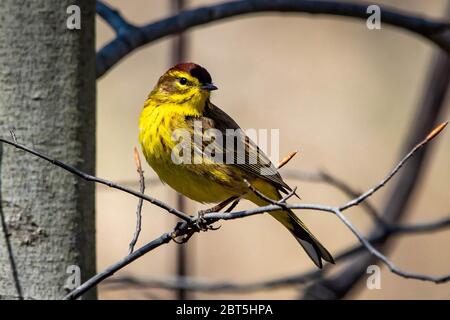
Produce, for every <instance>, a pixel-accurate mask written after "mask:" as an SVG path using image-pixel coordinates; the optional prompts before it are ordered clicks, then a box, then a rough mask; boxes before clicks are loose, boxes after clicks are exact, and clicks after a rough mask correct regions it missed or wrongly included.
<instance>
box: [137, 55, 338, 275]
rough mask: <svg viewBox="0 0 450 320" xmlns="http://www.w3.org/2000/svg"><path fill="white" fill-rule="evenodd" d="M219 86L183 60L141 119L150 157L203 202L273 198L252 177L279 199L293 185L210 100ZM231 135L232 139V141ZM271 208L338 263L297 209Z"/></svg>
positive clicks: (314, 250)
mask: <svg viewBox="0 0 450 320" xmlns="http://www.w3.org/2000/svg"><path fill="white" fill-rule="evenodd" d="M216 89H217V87H216V86H214V85H213V83H212V79H211V76H210V74H209V73H208V71H207V70H206V69H205V68H203V67H201V66H199V65H197V64H194V63H180V64H177V65H176V66H174V67H172V68H171V69H169V70H168V71H167V72H166V73H165V74H164V75H162V76H161V77H160V78H159V81H158V83H157V84H156V86H155V87H154V89H153V90H152V92H151V93H150V94H149V96H148V99H147V100H146V101H145V104H144V108H143V110H142V113H141V116H140V119H139V130H140V131H139V141H140V143H141V146H142V151H143V154H144V156H145V158H146V160H147V162H148V163H149V164H150V166H151V167H152V168H153V170H154V171H155V172H156V173H157V174H158V176H159V178H160V179H161V180H162V181H163V182H165V183H167V184H168V185H170V186H171V187H172V188H173V189H175V190H176V191H177V192H179V193H181V194H183V195H185V196H186V197H189V198H190V199H192V200H195V201H198V202H201V203H219V204H222V205H226V204H228V203H230V202H231V200H234V199H237V198H243V199H247V200H250V201H252V202H253V203H255V204H256V205H258V206H264V205H267V204H268V202H267V201H266V200H264V199H263V198H262V197H261V196H258V195H257V194H255V193H254V192H253V191H252V190H251V189H250V188H249V184H250V185H251V186H252V187H253V189H254V190H255V189H256V190H257V191H259V192H260V193H261V194H263V195H265V196H266V197H268V198H271V199H273V200H280V199H281V198H282V196H281V193H287V192H289V191H291V190H292V189H291V188H290V187H289V186H288V185H287V184H286V183H285V182H284V181H283V179H282V178H281V176H280V174H279V173H278V171H277V169H276V168H275V167H274V166H273V164H272V163H271V162H270V160H269V159H268V157H267V156H266V155H265V154H264V153H263V152H262V151H261V150H260V149H259V148H258V146H257V145H256V144H255V143H253V142H252V141H251V140H250V139H249V138H248V137H247V136H246V135H245V134H244V133H243V132H242V131H240V130H239V129H240V128H239V126H238V124H237V123H236V122H235V121H234V120H233V119H232V118H231V117H230V116H228V115H227V114H226V113H225V112H224V111H222V110H221V109H219V108H218V107H217V106H215V105H214V104H212V103H211V101H210V92H211V91H212V90H216ZM198 135H199V137H198ZM220 135H222V137H221V138H222V140H221V139H219V138H220ZM224 137H225V138H224ZM230 137H231V139H232V143H228V142H227V143H225V142H224V140H227V139H228V138H230ZM227 141H228V140H227ZM239 146H241V147H240V148H239ZM221 160H223V161H221ZM270 214H271V215H272V217H274V218H275V219H276V220H278V221H279V222H281V223H282V224H283V225H284V226H285V227H286V228H287V229H288V230H289V231H290V232H291V233H292V235H293V236H294V237H295V239H296V240H297V241H298V242H299V243H300V244H301V246H302V247H303V248H304V249H305V251H306V253H307V254H308V256H309V257H310V258H311V259H312V261H313V262H314V263H315V264H316V265H317V266H318V267H319V268H321V267H322V259H324V260H326V261H328V262H331V263H334V261H333V257H332V256H331V254H330V253H329V252H328V251H327V249H325V247H324V246H322V245H321V244H320V242H319V241H318V240H317V239H316V238H315V237H314V235H313V234H312V233H311V232H310V231H309V230H308V228H307V227H306V226H305V225H304V224H303V222H302V221H301V220H300V219H299V218H298V217H297V216H296V215H295V214H294V212H292V211H291V210H279V211H272V212H270Z"/></svg>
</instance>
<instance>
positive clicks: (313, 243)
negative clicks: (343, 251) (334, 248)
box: [270, 210, 334, 268]
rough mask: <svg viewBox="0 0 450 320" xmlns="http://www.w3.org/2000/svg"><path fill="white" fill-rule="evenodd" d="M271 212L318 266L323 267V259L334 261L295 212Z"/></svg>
mask: <svg viewBox="0 0 450 320" xmlns="http://www.w3.org/2000/svg"><path fill="white" fill-rule="evenodd" d="M270 214H271V215H272V216H273V217H274V218H275V219H277V220H278V221H279V222H281V224H283V225H284V226H285V227H286V228H287V229H288V230H289V231H290V232H291V233H292V235H293V236H294V237H295V239H296V240H297V241H298V243H300V245H301V246H302V247H303V249H304V250H305V251H306V253H307V254H308V256H309V257H310V258H311V260H312V261H313V262H314V264H315V265H316V266H318V267H319V268H322V259H324V260H325V261H328V262H330V263H334V260H333V257H332V256H331V254H330V253H329V252H328V250H327V249H325V247H324V246H323V245H322V244H321V243H320V242H319V240H317V239H316V237H314V235H313V234H312V233H311V232H310V231H309V230H308V228H307V227H306V226H305V224H304V223H303V222H302V221H301V220H300V219H299V218H298V217H297V216H296V215H295V213H294V212H292V211H291V210H289V211H281V210H280V211H274V212H272V213H270Z"/></svg>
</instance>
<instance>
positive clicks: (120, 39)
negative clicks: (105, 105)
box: [96, 0, 450, 78]
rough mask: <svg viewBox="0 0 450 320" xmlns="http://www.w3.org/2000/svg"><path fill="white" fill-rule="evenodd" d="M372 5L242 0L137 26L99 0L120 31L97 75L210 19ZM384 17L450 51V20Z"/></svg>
mask: <svg viewBox="0 0 450 320" xmlns="http://www.w3.org/2000/svg"><path fill="white" fill-rule="evenodd" d="M369 5H371V4H363V3H351V2H335V1H319V0H317V1H309V0H308V1H306V0H278V1H273V0H257V1H255V0H240V1H230V2H226V3H222V4H217V5H211V6H206V7H201V8H197V9H192V10H185V11H182V12H180V13H179V14H176V15H173V16H171V17H168V18H165V19H162V20H159V21H157V22H154V23H150V24H147V25H144V26H140V27H137V26H134V25H132V24H130V23H128V22H127V21H126V20H125V19H124V18H122V16H121V15H120V13H119V12H118V11H117V10H114V9H112V8H110V7H109V6H107V5H106V4H105V3H103V2H102V1H97V12H98V13H99V15H100V16H101V17H102V18H103V19H104V20H105V21H106V23H108V24H109V25H110V26H111V27H112V28H113V29H114V31H115V32H116V38H115V39H114V40H112V41H111V42H109V43H108V44H106V45H105V46H104V47H103V48H102V49H100V51H99V52H98V53H97V58H96V59H97V78H99V77H101V76H102V75H104V74H105V73H106V72H107V71H108V70H109V69H110V68H111V67H113V66H114V65H115V64H116V63H118V62H119V61H120V60H122V59H123V58H124V57H125V56H126V55H128V54H129V53H130V52H132V51H134V50H135V49H137V48H139V47H141V46H143V45H146V44H148V43H151V42H153V41H155V40H158V39H161V38H163V37H166V36H169V35H173V34H177V33H180V32H182V31H186V30H188V29H190V28H192V27H195V26H199V25H203V24H206V23H210V22H214V21H218V20H222V19H226V18H231V17H235V16H238V15H244V14H254V13H261V12H298V13H308V14H324V15H336V16H345V17H352V18H359V19H364V20H366V19H367V18H368V17H369V16H370V15H371V14H370V13H367V8H368V6H369ZM381 21H382V23H383V24H388V25H392V26H395V27H399V28H402V29H404V30H407V31H410V32H412V33H415V34H418V35H421V36H423V37H425V38H427V39H428V40H430V41H432V42H433V43H435V44H436V45H437V46H439V47H440V48H442V49H443V50H445V51H446V52H450V23H449V21H446V22H441V21H435V20H432V19H427V18H423V17H420V16H416V15H412V14H407V13H403V12H400V11H398V10H394V9H389V8H386V7H381Z"/></svg>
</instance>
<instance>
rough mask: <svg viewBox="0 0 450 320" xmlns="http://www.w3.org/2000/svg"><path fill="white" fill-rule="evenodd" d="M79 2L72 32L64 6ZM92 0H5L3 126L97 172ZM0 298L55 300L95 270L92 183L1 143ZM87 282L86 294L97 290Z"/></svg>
mask: <svg viewBox="0 0 450 320" xmlns="http://www.w3.org/2000/svg"><path fill="white" fill-rule="evenodd" d="M71 4H77V5H79V6H80V8H81V30H68V29H67V27H66V20H67V18H68V16H69V15H68V14H67V12H66V10H67V7H68V6H69V5H71ZM94 6H95V1H89V0H79V1H72V0H70V1H69V0H59V1H54V0H34V1H29V0H1V1H0V134H1V135H2V136H4V137H7V136H9V130H10V129H13V128H14V129H15V133H16V136H17V139H18V141H19V142H21V143H23V144H26V145H31V146H33V147H34V148H35V149H37V150H39V151H42V152H45V153H47V154H50V155H52V156H53V157H55V158H58V159H59V160H62V161H64V162H67V163H69V164H72V165H75V166H76V167H78V168H80V169H81V170H83V171H85V172H89V173H94V168H95V60H94V59H95V48H94V41H95V29H94ZM0 147H1V149H0V151H1V167H0V169H1V172H0V192H1V207H0V218H1V221H0V222H1V224H0V298H4V299H5V298H6V299H20V298H21V297H23V298H25V299H59V298H61V297H63V296H64V294H65V293H67V289H65V286H66V281H67V279H68V277H69V276H70V274H68V273H67V268H68V266H71V265H77V266H79V267H80V269H81V276H82V281H83V279H87V278H89V277H90V276H92V275H93V274H94V272H95V242H94V241H95V225H94V222H95V215H94V205H95V203H94V201H95V194H94V186H93V184H89V183H86V182H83V181H80V180H79V179H77V178H75V177H74V176H72V175H70V174H68V173H65V172H63V171H62V170H60V169H58V168H56V167H54V166H52V165H51V164H49V163H47V162H44V161H42V160H40V159H37V158H35V157H33V156H30V155H28V154H25V153H24V152H20V151H18V150H16V149H14V148H12V147H10V146H6V145H2V146H0ZM95 296H96V293H95V290H91V292H90V293H89V294H86V296H85V297H84V298H95Z"/></svg>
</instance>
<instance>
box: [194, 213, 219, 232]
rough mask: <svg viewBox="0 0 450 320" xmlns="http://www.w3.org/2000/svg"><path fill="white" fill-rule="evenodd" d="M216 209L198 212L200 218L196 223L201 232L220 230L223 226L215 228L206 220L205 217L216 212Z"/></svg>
mask: <svg viewBox="0 0 450 320" xmlns="http://www.w3.org/2000/svg"><path fill="white" fill-rule="evenodd" d="M215 211H216V210H215V208H210V209H206V210H200V211H198V217H197V221H196V222H195V226H196V227H197V228H198V230H199V231H208V230H218V229H220V227H221V226H218V227H214V226H212V225H211V224H210V222H208V220H206V219H205V218H204V215H205V214H207V213H211V212H215Z"/></svg>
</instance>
